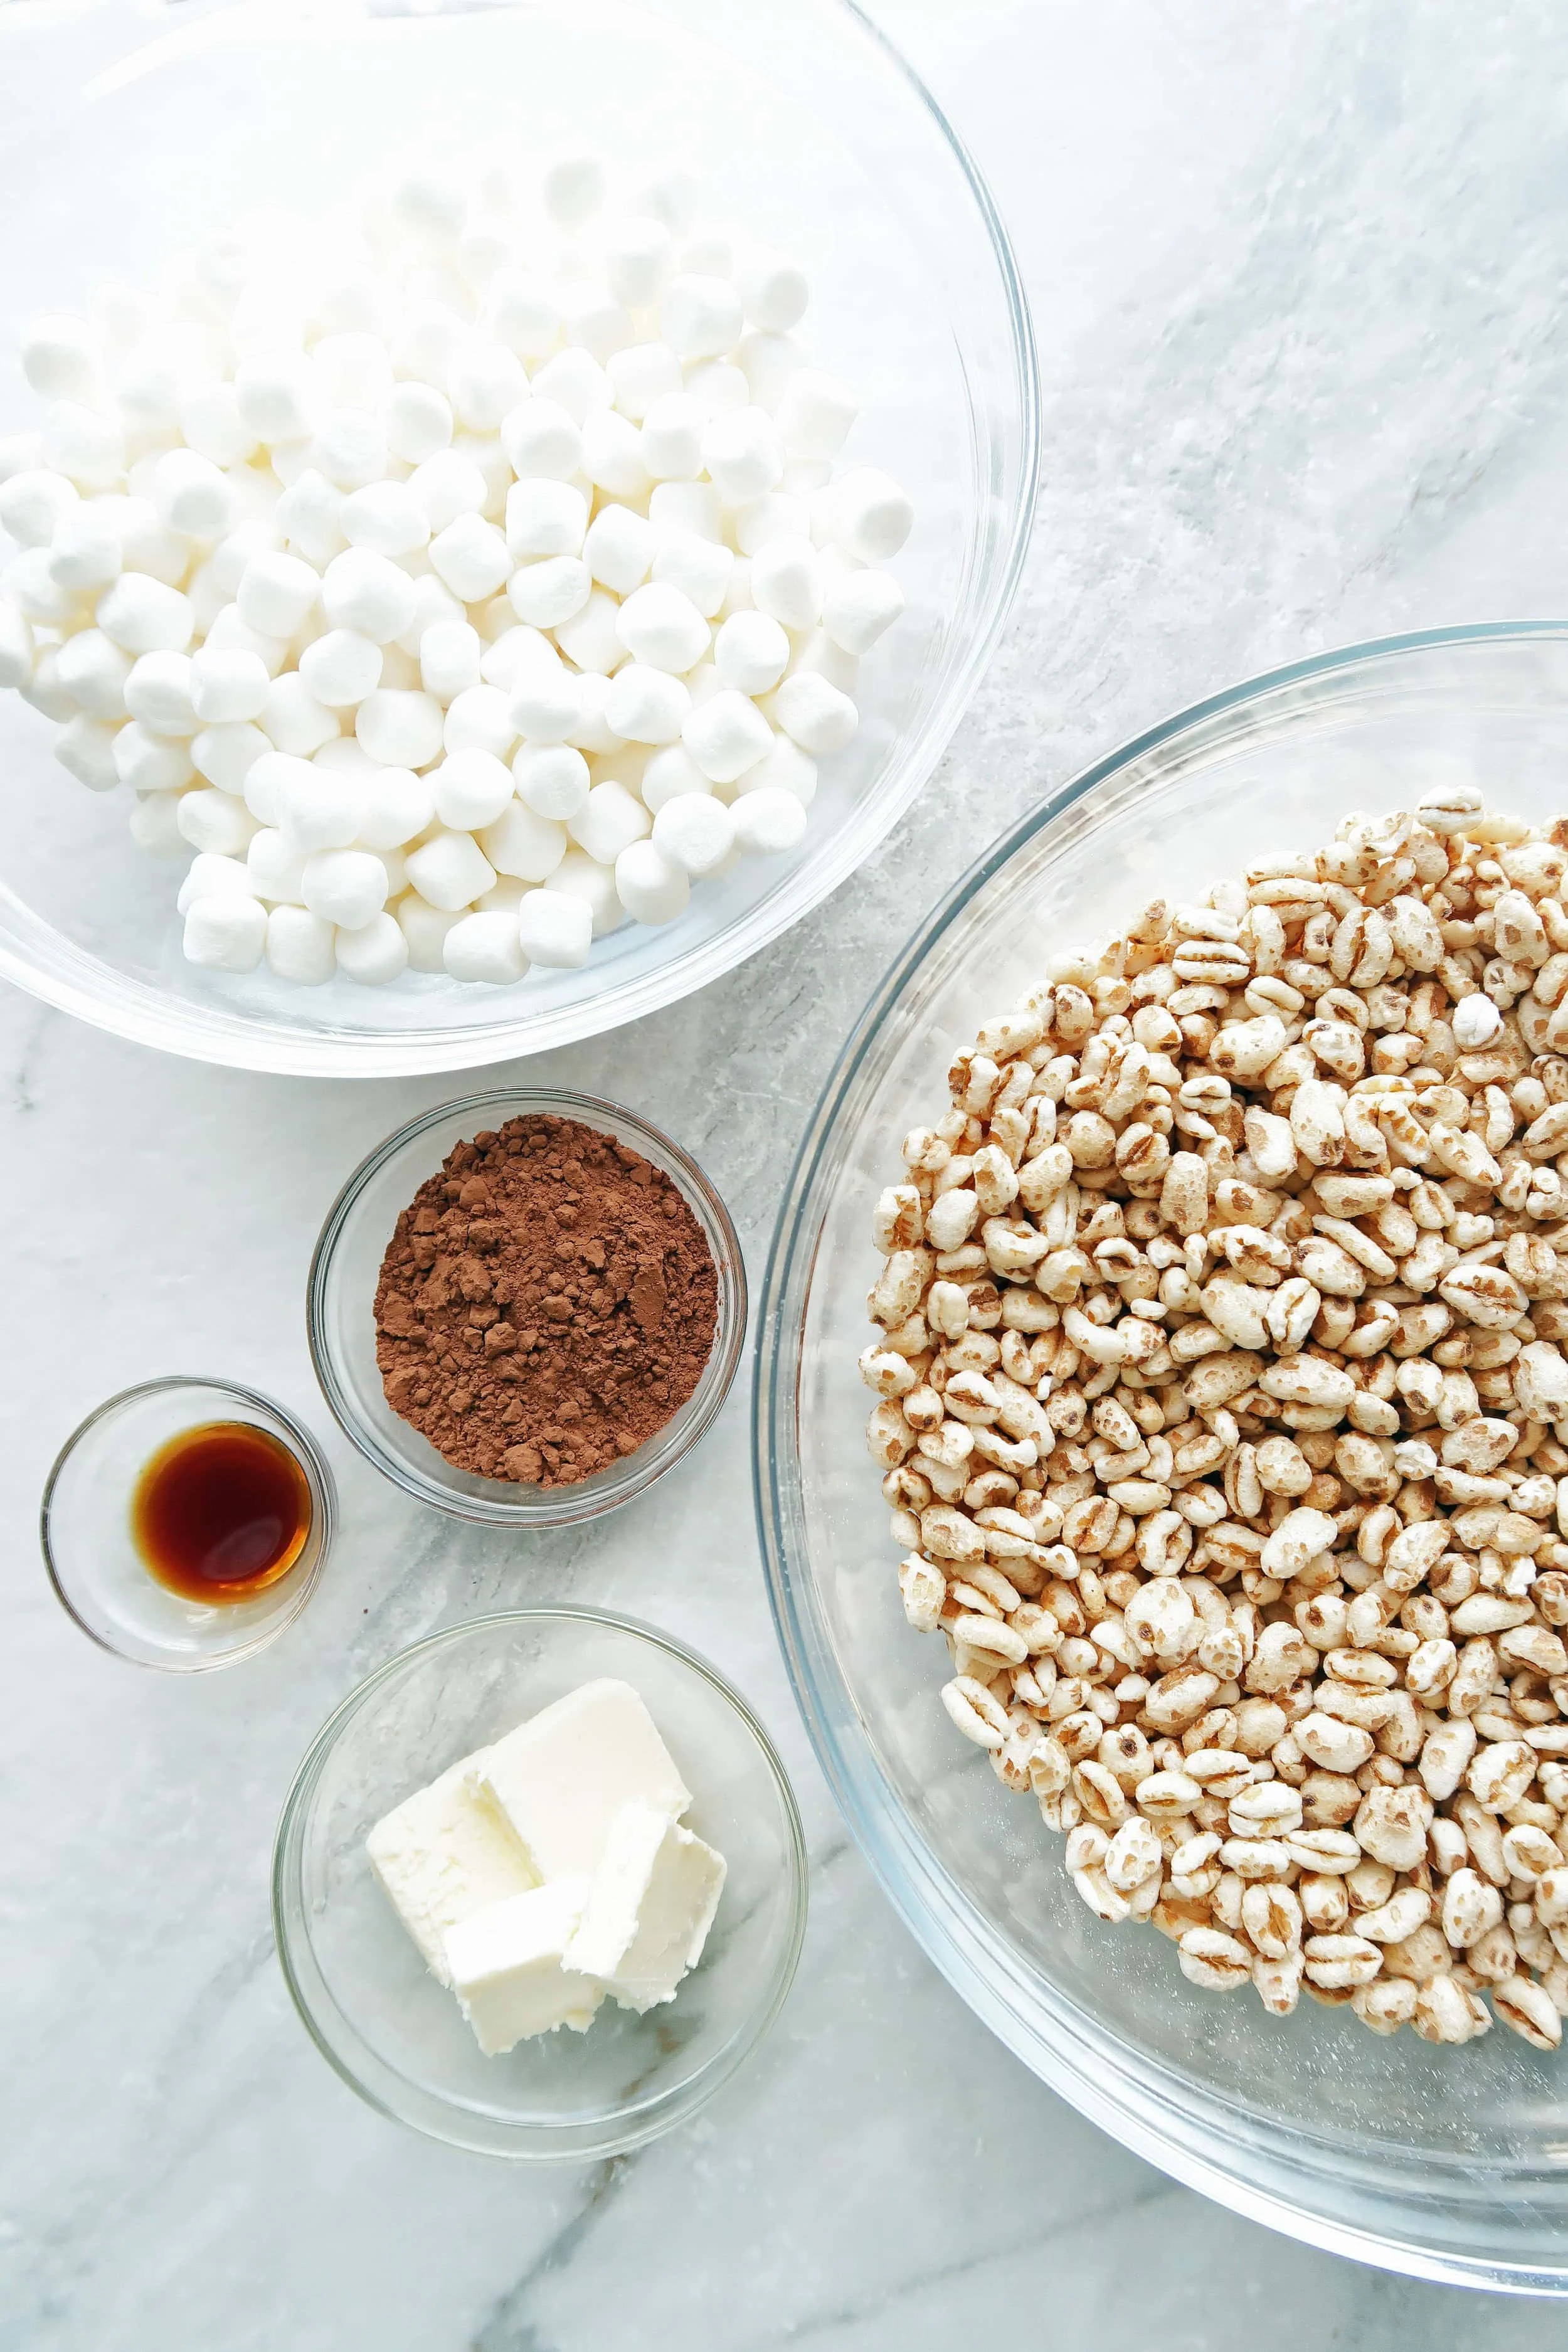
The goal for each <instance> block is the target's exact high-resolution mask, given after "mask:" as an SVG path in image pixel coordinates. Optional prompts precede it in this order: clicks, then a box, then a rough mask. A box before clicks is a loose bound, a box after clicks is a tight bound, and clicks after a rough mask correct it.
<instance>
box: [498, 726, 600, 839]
mask: <svg viewBox="0 0 1568 2352" xmlns="http://www.w3.org/2000/svg"><path fill="white" fill-rule="evenodd" d="M511 774H512V777H513V779H514V780H515V782H516V786H517V795H518V798H519V799H520V800H521V801H522V802H524V803H526V805H527V806H528V807H529V808H531V809H532V810H533V811H534V812H535V814H537V815H539V816H545V817H552V818H555V819H557V820H559V821H562V822H564V821H566V820H568V819H570V818H572V817H574V816H576V815H577V814H578V813H579V812H580V811H581V810H582V809H583V808H584V806H585V805H586V803H587V800H588V792H589V775H588V762H587V761H586V760H585V759H584V757H583V754H582V752H581V751H574V750H573V748H572V747H571V745H570V744H566V743H555V744H550V745H547V746H542V747H541V748H540V749H538V750H534V749H532V748H531V747H528V746H525V747H524V749H523V750H522V751H520V752H519V753H518V755H517V757H516V758H515V759H514V760H513V761H512V763H511Z"/></svg>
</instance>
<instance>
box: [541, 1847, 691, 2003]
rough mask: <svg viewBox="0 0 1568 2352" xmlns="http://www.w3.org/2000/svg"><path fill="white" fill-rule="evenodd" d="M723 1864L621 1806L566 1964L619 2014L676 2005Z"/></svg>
mask: <svg viewBox="0 0 1568 2352" xmlns="http://www.w3.org/2000/svg"><path fill="white" fill-rule="evenodd" d="M724 1867H725V1865H724V1857H723V1855H722V1854H721V1853H715V1852H714V1850H713V1848H712V1847H711V1846H710V1845H704V1843H703V1842H702V1840H701V1839H700V1837H697V1836H695V1835H694V1834H693V1833H692V1832H691V1831H690V1830H683V1829H682V1828H681V1827H680V1825H679V1822H675V1821H672V1820H671V1818H670V1816H669V1815H668V1813H666V1812H661V1811H658V1810H656V1809H655V1808H654V1807H653V1806H651V1805H645V1804H631V1805H623V1806H622V1808H621V1810H620V1811H619V1812H618V1813H617V1814H616V1818H615V1820H614V1822H612V1824H611V1826H610V1832H609V1836H608V1838H607V1839H606V1841H605V1852H604V1855H603V1858H602V1859H601V1861H600V1864H599V1867H598V1869H597V1870H596V1871H595V1874H594V1878H593V1882H592V1885H591V1886H590V1889H589V1893H588V1899H587V1902H586V1904H585V1905H584V1910H583V1919H582V1924H581V1926H580V1927H578V1929H577V1931H576V1933H575V1935H574V1937H573V1938H572V1940H571V1942H570V1943H569V1944H568V1945H567V1947H566V1964H567V1966H568V1967H569V1968H574V1969H583V1970H584V1973H585V1974H586V1975H588V1976H590V1977H594V1978H596V1979H599V1980H601V1981H602V1982H603V1984H604V1986H605V1990H606V1991H608V1992H612V1993H614V1995H615V1997H616V2000H617V2001H619V2003H620V2005H621V2007H622V2008H623V2009H635V2010H637V2011H643V2010H647V2009H653V2008H655V2007H657V2005H658V2003H659V2002H660V2001H666V2000H674V1998H675V1993H676V1988H677V1986H678V1985H679V1982H680V1979H681V1978H682V1977H683V1976H685V1974H686V1972H687V1970H688V1969H693V1968H695V1967H696V1965H697V1962H698V1960H699V1959H700V1957H701V1953H702V1947H703V1945H704V1944H705V1943H706V1942H707V1940H708V1930H709V1928H710V1927H711V1926H712V1924H713V1914H714V1912H715V1911H716V1910H717V1908H718V1906H719V1897H720V1895H721V1892H722V1891H723V1885H724Z"/></svg>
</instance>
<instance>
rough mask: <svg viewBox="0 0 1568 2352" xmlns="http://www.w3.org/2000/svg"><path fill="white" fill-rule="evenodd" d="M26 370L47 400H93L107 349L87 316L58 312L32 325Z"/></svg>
mask: <svg viewBox="0 0 1568 2352" xmlns="http://www.w3.org/2000/svg"><path fill="white" fill-rule="evenodd" d="M22 373H23V374H24V375H25V376H26V379H27V382H28V383H30V384H31V385H32V387H33V390H34V391H35V392H36V393H38V394H41V395H42V396H43V398H44V399H46V400H93V399H96V398H97V396H98V394H99V392H100V390H101V388H102V383H103V351H102V346H101V345H100V341H99V339H98V336H97V334H96V333H95V332H94V331H93V329H92V328H91V327H90V326H89V324H88V322H87V320H85V319H78V318H76V317H74V316H73V315H72V314H71V313H69V312H68V311H56V312H54V313H53V314H52V315H51V316H50V317H48V318H46V319H39V320H37V321H36V323H35V324H34V325H33V326H32V327H30V328H29V329H28V331H27V333H26V336H25V337H24V339H23V342H22Z"/></svg>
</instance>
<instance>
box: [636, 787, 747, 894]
mask: <svg viewBox="0 0 1568 2352" xmlns="http://www.w3.org/2000/svg"><path fill="white" fill-rule="evenodd" d="M653 845H654V847H655V848H656V849H657V850H658V852H659V854H660V856H664V857H668V859H669V860H670V861H671V863H672V864H674V865H676V866H680V867H682V868H683V869H684V871H685V872H686V873H688V874H690V875H693V876H698V877H700V876H702V875H704V874H716V873H717V872H718V870H719V868H720V866H722V865H723V863H724V860H725V859H726V858H727V857H728V856H729V855H730V853H731V850H732V849H733V848H734V846H735V820H734V818H733V817H732V816H731V814H730V811H729V810H728V809H727V808H726V807H725V806H724V804H723V803H722V802H721V801H717V800H715V799H714V798H713V796H712V794H711V793H677V794H676V796H675V798H674V799H673V800H668V801H666V803H665V804H664V806H663V807H662V808H661V809H660V810H659V812H658V815H657V816H656V817H655V818H654V821H653Z"/></svg>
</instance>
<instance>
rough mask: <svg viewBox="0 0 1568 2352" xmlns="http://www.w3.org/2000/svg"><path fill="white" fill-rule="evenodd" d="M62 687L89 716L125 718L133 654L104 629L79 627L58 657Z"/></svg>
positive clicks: (93, 717) (56, 659)
mask: <svg viewBox="0 0 1568 2352" xmlns="http://www.w3.org/2000/svg"><path fill="white" fill-rule="evenodd" d="M55 666H56V671H57V674H58V677H59V681H60V684H61V686H63V687H64V688H65V690H66V692H67V693H68V695H69V696H70V698H71V699H72V701H73V702H75V703H76V704H77V705H78V707H79V709H82V710H84V711H85V712H86V713H87V715H88V717H89V719H123V718H124V716H125V681H126V679H127V678H128V677H130V675H131V656H130V655H129V654H124V653H121V650H120V647H119V646H117V645H115V644H114V643H113V642H112V640H111V639H110V638H109V637H106V636H105V635H104V634H103V631H102V630H101V629H79V631H78V632H77V634H76V635H75V636H74V637H68V638H67V639H66V641H65V643H64V645H63V646H61V647H60V648H59V651H58V654H57V655H56V656H55Z"/></svg>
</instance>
